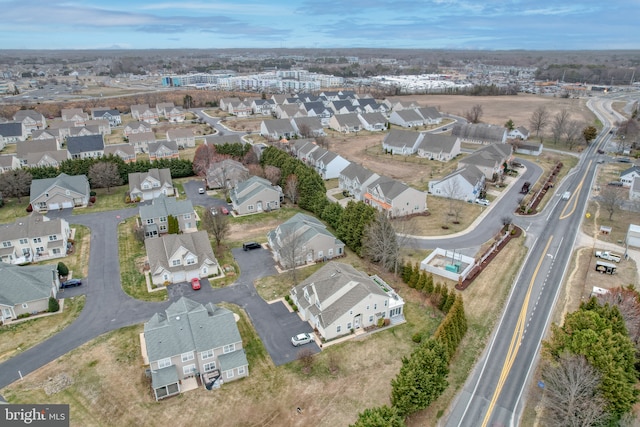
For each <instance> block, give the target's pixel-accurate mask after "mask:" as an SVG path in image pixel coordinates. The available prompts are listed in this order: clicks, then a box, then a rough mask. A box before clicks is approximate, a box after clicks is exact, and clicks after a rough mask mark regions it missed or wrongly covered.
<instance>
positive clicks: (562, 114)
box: [551, 108, 569, 144]
mask: <svg viewBox="0 0 640 427" xmlns="http://www.w3.org/2000/svg"><path fill="white" fill-rule="evenodd" d="M568 123H569V111H567V109H565V108H563V109H562V110H560V111H559V112H558V114H556V115H555V116H554V117H553V121H552V122H551V134H552V135H553V143H554V144H557V143H558V142H559V141H560V139H561V138H562V135H564V132H565V128H566V127H567V124H568Z"/></svg>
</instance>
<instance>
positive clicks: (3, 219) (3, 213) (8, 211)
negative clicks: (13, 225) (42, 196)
mask: <svg viewBox="0 0 640 427" xmlns="http://www.w3.org/2000/svg"><path fill="white" fill-rule="evenodd" d="M27 206H29V197H27V196H25V197H23V198H22V199H21V201H20V202H18V199H4V206H3V207H1V208H0V223H3V224H6V223H9V222H14V221H15V220H16V219H18V218H21V217H23V216H27V215H29V214H28V213H27Z"/></svg>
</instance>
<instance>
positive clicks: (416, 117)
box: [394, 109, 424, 123]
mask: <svg viewBox="0 0 640 427" xmlns="http://www.w3.org/2000/svg"><path fill="white" fill-rule="evenodd" d="M394 114H396V115H397V116H398V117H400V118H401V119H402V120H403V121H404V122H407V123H409V122H422V121H424V119H423V118H422V116H421V115H420V114H419V113H418V112H417V111H416V110H415V109H406V110H398V111H395V112H394Z"/></svg>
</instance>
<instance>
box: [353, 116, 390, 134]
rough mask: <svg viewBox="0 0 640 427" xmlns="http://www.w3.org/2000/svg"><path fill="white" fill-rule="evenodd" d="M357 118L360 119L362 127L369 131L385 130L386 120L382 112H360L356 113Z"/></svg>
mask: <svg viewBox="0 0 640 427" xmlns="http://www.w3.org/2000/svg"><path fill="white" fill-rule="evenodd" d="M358 119H359V120H360V123H362V127H363V128H364V129H365V130H368V131H371V132H380V131H383V130H387V123H388V120H387V118H386V117H385V116H384V114H382V113H379V112H373V113H360V114H358Z"/></svg>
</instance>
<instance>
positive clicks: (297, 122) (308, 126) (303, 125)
mask: <svg viewBox="0 0 640 427" xmlns="http://www.w3.org/2000/svg"><path fill="white" fill-rule="evenodd" d="M291 125H292V126H293V128H294V129H295V132H296V134H298V135H300V136H302V137H303V138H310V137H313V136H323V135H326V134H325V132H324V129H322V122H321V120H320V118H319V117H295V118H293V119H291Z"/></svg>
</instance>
